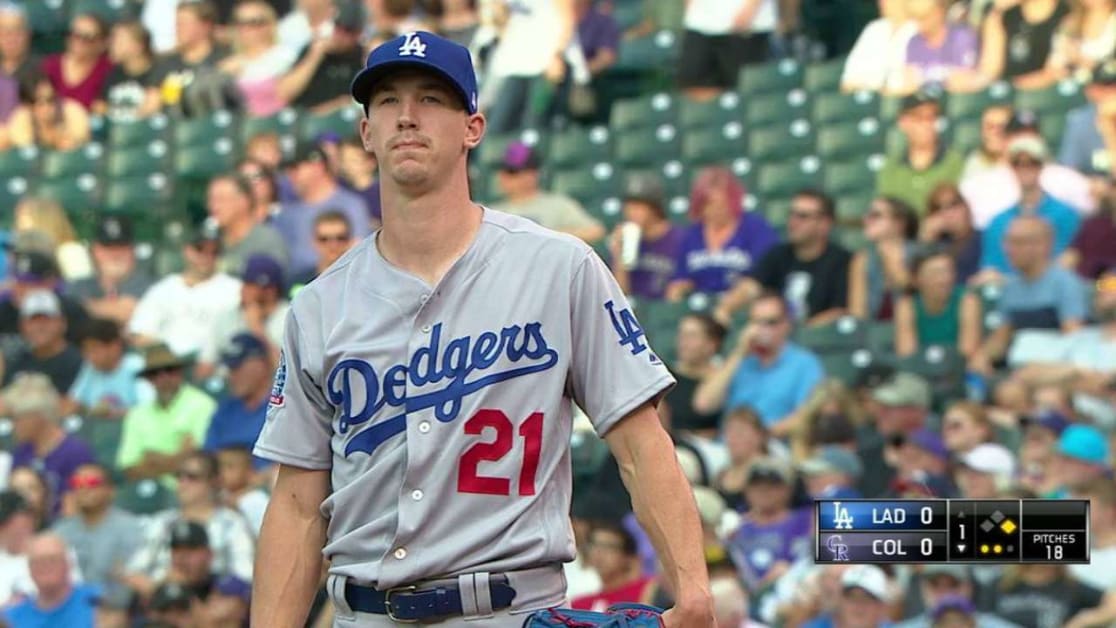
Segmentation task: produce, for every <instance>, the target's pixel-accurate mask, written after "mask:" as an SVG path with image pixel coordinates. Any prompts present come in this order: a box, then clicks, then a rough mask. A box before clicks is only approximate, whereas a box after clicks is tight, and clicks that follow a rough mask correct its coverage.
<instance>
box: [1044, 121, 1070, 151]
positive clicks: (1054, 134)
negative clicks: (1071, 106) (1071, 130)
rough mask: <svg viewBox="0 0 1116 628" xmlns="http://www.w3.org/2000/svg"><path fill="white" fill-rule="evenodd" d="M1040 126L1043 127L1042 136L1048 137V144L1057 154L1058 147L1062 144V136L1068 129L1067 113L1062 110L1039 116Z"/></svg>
mask: <svg viewBox="0 0 1116 628" xmlns="http://www.w3.org/2000/svg"><path fill="white" fill-rule="evenodd" d="M1039 128H1041V129H1042V136H1043V138H1045V139H1046V144H1047V146H1049V147H1050V150H1051V152H1052V153H1055V154H1056V153H1057V152H1058V147H1059V146H1061V145H1062V136H1063V135H1064V134H1065V131H1066V114H1065V113H1062V112H1052V113H1047V114H1044V115H1043V116H1041V117H1040V118H1039Z"/></svg>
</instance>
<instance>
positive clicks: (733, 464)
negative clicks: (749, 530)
mask: <svg viewBox="0 0 1116 628" xmlns="http://www.w3.org/2000/svg"><path fill="white" fill-rule="evenodd" d="M721 429H722V430H723V432H722V434H723V439H724V442H725V447H726V448H727V450H728V454H729V464H728V466H727V467H726V468H725V469H722V470H721V472H720V473H718V474H717V478H716V480H715V481H714V482H713V485H714V487H715V488H716V489H717V492H718V493H720V494H721V496H722V497H724V498H725V501H727V502H728V505H729V507H731V508H732V509H733V510H738V511H741V510H744V509H746V508H747V507H748V503H747V502H746V501H745V500H744V488H745V486H746V485H747V483H748V472H749V469H751V468H752V463H754V462H755V461H756V460H757V459H759V458H761V457H763V456H767V455H768V454H769V453H771V452H770V451H768V445H769V443H771V442H772V441H771V439H770V435H769V434H768V431H767V428H766V427H764V425H763V421H761V420H760V418H759V416H758V415H756V413H755V412H754V411H752V409H751V408H748V407H742V408H737V409H735V410H731V411H729V412H727V413H725V420H724V425H723V426H722V428H721Z"/></svg>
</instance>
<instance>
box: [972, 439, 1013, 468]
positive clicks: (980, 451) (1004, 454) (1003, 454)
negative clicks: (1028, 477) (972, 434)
mask: <svg viewBox="0 0 1116 628" xmlns="http://www.w3.org/2000/svg"><path fill="white" fill-rule="evenodd" d="M960 462H961V464H963V465H965V466H966V467H968V468H970V469H972V470H973V471H977V472H979V473H988V474H990V475H1001V476H1004V475H1006V476H1012V475H1015V456H1013V455H1012V453H1011V451H1009V450H1008V448H1007V447H1004V446H1003V445H1000V444H998V443H982V444H980V445H977V446H976V447H973V448H972V449H970V450H969V451H968V452H966V453H965V454H963V455H962V456H961V457H960Z"/></svg>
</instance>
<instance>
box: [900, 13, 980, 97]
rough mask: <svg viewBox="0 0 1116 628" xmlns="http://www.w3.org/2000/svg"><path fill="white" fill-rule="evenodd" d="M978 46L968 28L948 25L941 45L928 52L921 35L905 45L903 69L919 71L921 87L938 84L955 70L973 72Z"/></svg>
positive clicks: (929, 48) (925, 42)
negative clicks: (969, 70) (904, 65)
mask: <svg viewBox="0 0 1116 628" xmlns="http://www.w3.org/2000/svg"><path fill="white" fill-rule="evenodd" d="M979 51H980V42H979V41H978V40H977V34H976V32H974V31H973V30H972V29H971V28H969V27H967V26H962V25H960V24H950V25H949V30H948V32H947V33H946V38H945V41H944V42H943V43H942V45H941V46H940V47H938V48H932V47H931V46H930V43H929V42H927V41H926V38H925V37H923V36H922V35H921V34H918V35H915V36H914V37H912V38H911V41H910V42H909V43H908V44H907V65H912V66H915V67H916V68H918V69H920V70H922V78H923V82H925V83H940V82H943V81H945V80H946V77H948V76H949V75H950V74H951V73H952V72H953V71H954V70H957V69H958V68H974V67H976V64H977V58H978V53H979Z"/></svg>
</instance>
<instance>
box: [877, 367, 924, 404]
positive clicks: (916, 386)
mask: <svg viewBox="0 0 1116 628" xmlns="http://www.w3.org/2000/svg"><path fill="white" fill-rule="evenodd" d="M872 399H874V400H875V401H876V402H877V403H880V404H882V405H885V406H890V407H904V406H915V407H919V408H923V409H926V408H929V407H930V384H929V383H927V382H926V380H925V379H923V378H922V377H919V376H918V375H915V374H913V373H896V374H895V375H893V376H892V377H891V378H890V379H888V380H887V381H886V382H884V383H883V384H881V385H880V386H877V387H876V389H875V390H873V391H872Z"/></svg>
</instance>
